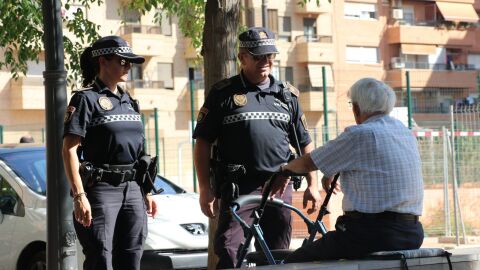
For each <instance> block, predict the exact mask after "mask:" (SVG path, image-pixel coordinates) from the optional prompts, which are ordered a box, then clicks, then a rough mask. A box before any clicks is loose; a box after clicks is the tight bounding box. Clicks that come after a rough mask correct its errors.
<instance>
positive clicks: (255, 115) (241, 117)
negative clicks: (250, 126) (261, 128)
mask: <svg viewBox="0 0 480 270" xmlns="http://www.w3.org/2000/svg"><path fill="white" fill-rule="evenodd" d="M249 120H278V121H283V122H287V123H288V122H289V121H290V115H288V114H286V113H278V112H246V113H239V114H233V115H228V116H225V117H224V118H223V122H222V124H224V125H228V124H232V123H236V122H241V121H249Z"/></svg>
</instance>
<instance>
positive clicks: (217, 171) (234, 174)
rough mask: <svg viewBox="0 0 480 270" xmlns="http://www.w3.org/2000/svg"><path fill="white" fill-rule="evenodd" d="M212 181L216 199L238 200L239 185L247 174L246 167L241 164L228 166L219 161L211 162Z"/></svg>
mask: <svg viewBox="0 0 480 270" xmlns="http://www.w3.org/2000/svg"><path fill="white" fill-rule="evenodd" d="M211 162H213V163H211V164H212V165H213V166H211V172H212V174H213V175H212V181H211V185H212V188H213V190H214V192H215V197H217V198H222V200H225V199H226V200H235V199H236V198H238V195H239V189H238V183H239V182H240V181H241V179H242V178H244V177H245V175H246V174H247V170H246V168H245V166H243V165H241V164H226V163H223V162H219V161H211Z"/></svg>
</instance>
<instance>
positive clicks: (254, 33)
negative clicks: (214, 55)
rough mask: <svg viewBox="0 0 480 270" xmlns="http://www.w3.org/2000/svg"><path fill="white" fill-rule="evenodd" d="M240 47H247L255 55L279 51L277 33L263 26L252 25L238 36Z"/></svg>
mask: <svg viewBox="0 0 480 270" xmlns="http://www.w3.org/2000/svg"><path fill="white" fill-rule="evenodd" d="M238 39H239V41H240V48H245V49H247V50H248V51H249V52H250V53H251V54H253V55H263V54H271V53H278V50H277V47H275V34H274V33H273V32H272V31H270V30H268V29H267V28H263V27H251V28H249V29H248V30H247V31H245V32H243V33H241V34H240V35H239V36H238Z"/></svg>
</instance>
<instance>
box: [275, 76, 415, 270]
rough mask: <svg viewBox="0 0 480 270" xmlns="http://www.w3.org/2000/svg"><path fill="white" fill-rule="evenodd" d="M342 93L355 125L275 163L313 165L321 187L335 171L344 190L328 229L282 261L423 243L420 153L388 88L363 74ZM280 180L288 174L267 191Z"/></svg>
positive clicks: (300, 168) (303, 168)
mask: <svg viewBox="0 0 480 270" xmlns="http://www.w3.org/2000/svg"><path fill="white" fill-rule="evenodd" d="M348 95H349V97H350V99H351V103H352V105H353V106H352V111H353V115H354V117H355V121H356V123H357V125H354V126H350V127H347V128H346V129H345V132H343V133H342V134H341V135H340V136H338V137H337V138H336V139H335V140H332V141H329V142H328V143H327V144H325V145H324V146H322V147H320V148H317V149H315V150H313V151H312V152H311V153H310V154H307V155H304V156H303V157H300V158H298V159H295V160H293V161H291V162H290V163H288V164H286V165H283V166H282V167H281V170H282V171H286V172H289V173H291V172H294V173H306V172H310V171H314V170H320V171H321V172H322V173H323V174H324V177H323V179H322V186H323V188H324V189H325V190H328V188H329V187H330V184H331V182H332V179H333V176H334V175H335V174H337V173H340V177H341V178H340V179H341V184H342V185H341V186H342V191H343V193H344V197H343V202H342V208H343V211H344V215H343V216H340V217H339V218H338V219H337V222H336V224H335V230H334V231H330V232H328V233H327V234H326V235H325V236H324V237H322V238H320V239H318V240H317V241H315V242H313V243H312V244H311V245H309V246H306V247H301V248H299V249H297V250H296V251H295V252H294V253H293V254H291V255H290V256H288V257H287V258H286V260H285V262H286V263H293V262H305V261H314V260H331V259H342V258H346V259H354V258H360V257H362V256H365V255H366V254H368V253H371V252H376V251H388V250H404V249H417V248H419V247H420V246H421V245H422V242H423V228H422V224H421V223H420V222H419V221H418V217H419V216H420V215H421V214H422V203H423V180H422V172H421V162H420V155H419V152H418V147H417V141H416V140H415V137H414V136H413V135H412V132H411V131H410V130H409V129H408V128H406V127H405V126H404V125H403V124H402V123H401V122H400V121H398V120H396V119H394V118H392V117H390V116H389V115H388V114H389V113H390V111H391V110H392V108H393V106H394V104H395V93H394V92H393V90H392V89H391V88H390V87H389V86H387V85H386V84H385V83H383V82H381V81H378V80H375V79H372V78H364V79H361V80H359V81H357V82H356V83H355V84H354V85H353V86H352V87H351V88H350V90H349V93H348ZM287 184H288V179H287V180H283V179H281V178H277V179H276V182H274V186H273V190H272V193H271V194H275V193H276V192H277V191H279V192H280V193H281V192H282V191H283V190H284V189H285V188H286V185H287Z"/></svg>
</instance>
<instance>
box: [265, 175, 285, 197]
mask: <svg viewBox="0 0 480 270" xmlns="http://www.w3.org/2000/svg"><path fill="white" fill-rule="evenodd" d="M271 181H273V183H272V186H271V187H272V189H271V191H270V199H273V198H274V197H275V194H277V195H278V197H279V198H281V197H282V196H283V193H285V190H286V189H287V187H288V182H290V176H283V175H277V177H275V179H272V180H271ZM264 188H265V187H264Z"/></svg>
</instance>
